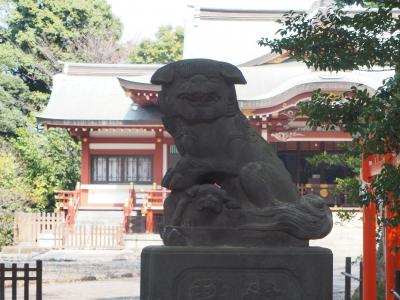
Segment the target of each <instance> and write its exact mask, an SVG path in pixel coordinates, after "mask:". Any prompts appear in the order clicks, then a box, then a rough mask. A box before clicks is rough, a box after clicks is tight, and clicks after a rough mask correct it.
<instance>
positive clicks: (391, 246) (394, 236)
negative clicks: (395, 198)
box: [385, 203, 400, 300]
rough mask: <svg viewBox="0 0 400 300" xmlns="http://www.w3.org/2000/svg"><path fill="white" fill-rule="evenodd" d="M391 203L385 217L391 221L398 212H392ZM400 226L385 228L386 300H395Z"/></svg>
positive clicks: (399, 268) (399, 263)
mask: <svg viewBox="0 0 400 300" xmlns="http://www.w3.org/2000/svg"><path fill="white" fill-rule="evenodd" d="M392 205H394V203H390V204H389V205H388V206H386V210H385V217H386V218H387V219H391V218H394V217H396V212H392V211H391V210H390V206H392ZM399 250H400V226H395V227H393V226H386V227H385V258H386V299H387V300H395V297H394V295H393V294H392V293H391V292H390V290H393V289H395V285H396V280H395V276H396V270H400V252H399Z"/></svg>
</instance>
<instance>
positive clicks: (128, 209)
mask: <svg viewBox="0 0 400 300" xmlns="http://www.w3.org/2000/svg"><path fill="white" fill-rule="evenodd" d="M135 206H136V193H135V188H134V186H133V185H131V187H130V189H129V196H128V201H127V202H126V203H125V205H124V218H123V220H122V224H121V230H122V233H126V232H127V230H128V223H129V217H130V215H131V213H132V210H133V208H134V207H135Z"/></svg>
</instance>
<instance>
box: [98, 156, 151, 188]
mask: <svg viewBox="0 0 400 300" xmlns="http://www.w3.org/2000/svg"><path fill="white" fill-rule="evenodd" d="M91 174H92V182H93V183H129V182H134V183H152V182H153V158H152V157H151V156H139V155H136V156H104V155H95V156H92V173H91Z"/></svg>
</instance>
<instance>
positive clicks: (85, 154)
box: [81, 137, 90, 184]
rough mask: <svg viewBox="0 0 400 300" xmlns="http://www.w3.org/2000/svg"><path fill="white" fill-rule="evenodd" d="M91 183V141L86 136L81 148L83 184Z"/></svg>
mask: <svg viewBox="0 0 400 300" xmlns="http://www.w3.org/2000/svg"><path fill="white" fill-rule="evenodd" d="M89 183H90V157H89V142H88V139H87V138H86V137H83V138H82V149H81V184H89Z"/></svg>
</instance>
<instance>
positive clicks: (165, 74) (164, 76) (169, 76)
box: [150, 65, 174, 84]
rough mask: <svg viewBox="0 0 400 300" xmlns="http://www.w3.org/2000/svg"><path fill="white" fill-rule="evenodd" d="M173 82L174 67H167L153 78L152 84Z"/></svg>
mask: <svg viewBox="0 0 400 300" xmlns="http://www.w3.org/2000/svg"><path fill="white" fill-rule="evenodd" d="M172 80H174V66H171V65H166V66H164V67H161V68H159V69H158V70H157V71H156V72H155V73H154V74H153V76H151V79H150V82H151V83H152V84H169V83H171V82H172Z"/></svg>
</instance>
